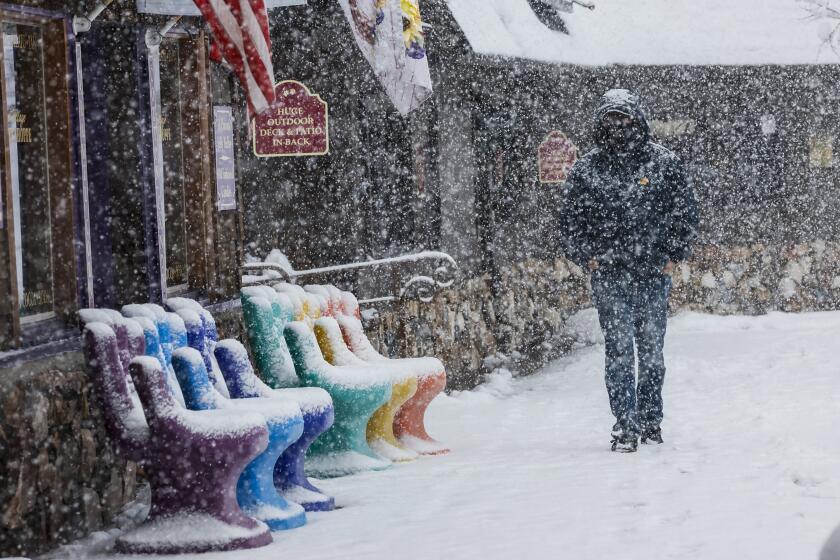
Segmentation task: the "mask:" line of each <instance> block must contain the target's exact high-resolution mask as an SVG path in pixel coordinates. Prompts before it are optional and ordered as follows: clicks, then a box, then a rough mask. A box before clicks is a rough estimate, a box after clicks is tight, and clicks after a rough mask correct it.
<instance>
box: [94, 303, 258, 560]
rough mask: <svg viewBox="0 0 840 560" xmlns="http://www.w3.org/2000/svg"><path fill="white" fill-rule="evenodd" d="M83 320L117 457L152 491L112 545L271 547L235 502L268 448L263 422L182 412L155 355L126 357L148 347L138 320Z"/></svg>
mask: <svg viewBox="0 0 840 560" xmlns="http://www.w3.org/2000/svg"><path fill="white" fill-rule="evenodd" d="M79 315H80V318H81V319H82V322H83V323H85V327H84V334H83V348H84V353H85V357H86V360H87V363H88V369H89V372H90V376H91V381H92V384H93V387H94V390H95V392H96V394H97V397H98V400H99V403H100V408H101V409H102V411H103V416H104V419H105V428H106V430H107V432H108V435H109V437H110V438H111V441H112V442H114V443H115V444H116V447H117V452H118V453H120V454H122V455H124V456H125V457H127V458H128V459H130V460H133V461H135V462H137V463H138V464H140V465H141V466H142V467H143V469H144V470H145V472H146V474H147V476H148V478H149V482H150V484H151V489H152V508H151V511H150V513H149V518H148V519H147V520H146V521H145V522H144V523H142V524H141V525H140V526H139V527H137V528H136V529H134V530H132V531H130V532H128V533H126V534H124V535H122V536H121V537H119V538H118V539H117V541H116V549H117V550H118V551H120V552H127V553H160V554H178V553H190V552H204V551H210V550H232V549H242V548H253V547H256V546H262V545H266V544H268V543H270V542H271V534H270V533H269V531H268V528H267V527H266V526H265V525H264V524H262V523H260V522H258V521H256V520H255V519H252V518H250V517H248V516H246V515H245V514H244V513H243V512H242V510H241V509H240V508H239V506H238V505H237V503H236V501H235V499H233V496H234V486H235V484H236V480H237V477H238V475H239V472H240V471H241V470H242V468H244V466H245V465H246V464H247V463H248V461H250V460H251V458H252V457H254V456H256V455H257V454H258V453H259V452H260V451H261V450H262V448H263V447H264V446H265V445H266V443H267V432H266V429H265V422H264V420H263V419H262V418H261V417H259V416H256V415H242V416H239V417H237V418H234V419H233V420H232V421H231V419H229V418H221V417H219V416H218V415H216V416H212V415H211V416H208V415H206V413H205V415H200V414H199V413H188V412H187V411H185V410H183V409H181V408H180V406H178V404H177V403H176V402H175V400H174V399H173V397H172V393H171V390H170V388H169V386H168V383H167V381H166V373H165V370H164V369H163V367H162V366H161V364H160V362H159V361H158V360H157V358H153V357H146V356H141V357H134V358H132V356H133V355H137V356H140V355H142V353H143V352H144V351H145V340H144V339H145V333H144V331H143V329H142V328H141V327H140V326H139V324H137V323H136V322H135V321H133V320H131V319H126V318H123V317H121V316H119V314H118V313H116V312H110V311H108V310H83V311H82V312H80V313H79ZM115 331H116V332H115ZM129 358H132V359H131V360H128V359H129ZM129 364H130V365H129ZM129 369H131V376H130V375H129ZM135 386H136V388H137V391H135V389H134V388H135ZM138 393H139V394H138ZM144 409H145V413H144ZM205 448H209V449H210V451H209V453H205V452H204V450H205Z"/></svg>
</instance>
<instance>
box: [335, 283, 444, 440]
mask: <svg viewBox="0 0 840 560" xmlns="http://www.w3.org/2000/svg"><path fill="white" fill-rule="evenodd" d="M327 289H328V290H329V292H330V294H331V298H330V299H331V300H332V306H333V309H340V310H341V311H342V314H340V315H337V316H336V320H337V321H338V324H339V326H340V328H341V332H342V334H343V336H344V341H345V343H346V344H347V347H348V348H350V350H352V351H353V353H354V354H355V355H356V356H358V357H359V358H361V359H362V360H364V361H366V362H368V363H374V364H378V363H387V364H389V365H391V366H394V367H395V368H398V369H400V370H402V371H403V372H404V374H409V375H412V376H416V378H417V391H416V392H415V393H414V395H413V396H412V397H411V398H409V399H408V400H407V401H406V402H405V403H404V404H403V405H402V406H401V407H400V409H399V411H398V412H397V414H396V416H395V417H394V424H393V428H394V435H395V436H396V438H397V439H398V440H399V441H400V443H401V444H402V445H403V446H405V447H407V448H408V449H411V450H413V451H415V452H417V453H419V454H421V455H439V454H443V453H448V452H449V449H448V448H446V447H445V446H444V445H443V444H441V443H440V442H438V441H436V440H435V439H433V438H432V437H431V436H430V435H429V434H428V432H427V431H426V425H425V416H426V409H427V408H428V407H429V404H430V403H431V402H432V400H433V399H434V398H435V397H436V396H437V395H438V394H440V392H441V391H443V390H444V389H445V388H446V370H445V369H444V367H443V363H442V362H441V361H440V360H438V359H437V358H397V359H392V358H387V357H385V356H383V355H382V354H380V353H379V352H377V351H376V349H375V348H374V347H373V345H372V344H371V343H370V340H368V337H367V335H365V331H364V328H363V326H362V321H361V313H360V311H359V302H358V300H357V299H356V297H355V296H354V295H353V294H352V293H350V292H341V291H339V290H338V289H337V288H335V287H333V286H327Z"/></svg>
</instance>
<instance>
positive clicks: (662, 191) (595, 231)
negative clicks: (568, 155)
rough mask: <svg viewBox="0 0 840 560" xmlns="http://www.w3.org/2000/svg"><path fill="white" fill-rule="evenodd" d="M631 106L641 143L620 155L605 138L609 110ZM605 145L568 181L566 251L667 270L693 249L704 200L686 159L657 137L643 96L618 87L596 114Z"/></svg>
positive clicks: (604, 262) (583, 260) (607, 263)
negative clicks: (657, 141)
mask: <svg viewBox="0 0 840 560" xmlns="http://www.w3.org/2000/svg"><path fill="white" fill-rule="evenodd" d="M613 111H617V112H621V113H625V114H627V115H629V116H631V117H633V119H634V120H635V122H636V123H637V131H638V134H640V135H641V138H640V140H641V141H640V142H639V143H638V145H637V148H636V149H635V150H633V151H632V152H630V153H626V154H617V153H614V152H613V151H611V149H610V148H609V147H608V145H607V143H606V142H605V137H606V132H605V131H604V127H603V126H602V121H603V117H604V116H605V115H606V114H607V113H609V112H613ZM594 127H595V129H594V137H595V141H596V144H597V147H596V148H595V149H594V150H592V151H591V152H589V153H588V154H586V155H585V156H584V157H582V158H581V159H580V160H579V161H578V162H577V163H576V164H575V166H574V168H573V169H572V171H571V172H570V174H569V178H568V180H567V181H566V187H565V200H564V206H563V217H562V219H561V227H560V230H561V231H560V234H561V237H562V242H563V244H564V245H565V249H566V256H567V257H569V258H570V259H571V260H572V261H573V262H575V263H576V264H578V265H579V266H581V267H584V268H585V267H586V266H587V263H588V262H589V261H590V260H593V259H594V260H596V261H598V263H599V268H600V269H602V270H610V269H619V270H625V271H629V272H633V273H636V274H651V273H656V272H658V271H660V270H661V269H662V268H663V267H664V266H665V264H666V263H667V262H668V261H669V260H671V261H682V260H684V259H686V258H688V256H689V255H690V252H691V244H692V242H693V240H694V238H695V237H696V232H697V225H698V216H697V204H696V201H695V198H694V193H693V191H692V188H691V184H690V182H689V180H688V178H687V176H686V173H685V170H684V169H683V166H682V164H681V163H680V161H679V159H677V157H676V156H675V155H674V154H673V153H672V152H670V151H668V150H667V149H665V148H663V147H662V146H660V145H658V144H655V143H653V142H651V141H650V129H649V126H648V122H647V118H646V117H645V114H644V112H643V111H642V108H641V106H640V104H639V100H638V98H637V97H636V96H635V95H634V94H632V93H630V92H629V91H627V90H612V91H609V92H607V94H606V95H605V96H604V97H603V98H602V99H601V105H600V106H599V107H598V109H597V110H596V111H595V115H594Z"/></svg>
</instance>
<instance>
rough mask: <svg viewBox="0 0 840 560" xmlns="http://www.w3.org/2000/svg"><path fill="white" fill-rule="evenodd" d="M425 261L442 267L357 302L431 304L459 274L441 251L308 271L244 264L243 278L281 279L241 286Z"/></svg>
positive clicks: (253, 283) (396, 283) (453, 263)
mask: <svg viewBox="0 0 840 560" xmlns="http://www.w3.org/2000/svg"><path fill="white" fill-rule="evenodd" d="M424 261H433V262H435V263H438V264H439V263H443V264H439V266H437V267H436V268H435V269H434V271H433V272H432V274H431V275H416V276H413V277H412V278H410V279H409V280H408V281H407V282H405V283H402V281H401V280H398V281H396V282H393V283H392V290H393V293H391V294H389V295H386V296H380V297H372V298H366V299H361V300H359V303H360V304H372V303H379V302H394V301H399V300H402V299H419V300H420V301H423V302H426V303H428V302H429V301H431V300H432V298H433V297H434V295H435V293H436V292H437V291H438V290H440V289H445V288H449V287H450V286H452V284H453V283H454V282H455V276H456V274H457V271H458V263H456V262H455V259H453V258H452V257H451V256H450V255H449V254H447V253H444V252H441V251H421V252H419V253H412V254H408V255H399V256H397V257H388V258H384V259H374V260H369V261H360V262H355V263H346V264H339V265H333V266H323V267H318V268H310V269H307V270H294V269H290V268H288V267H285V266H283V265H280V264H277V263H266V262H260V263H246V264H244V265H243V266H242V273H243V276H244V275H250V274H254V273H261V272H265V271H273V272H276V273H278V274H279V275H280V278H272V277H270V276H258V277H256V279H254V278H253V277H252V278H249V279H248V281H245V278H243V282H242V285H243V286H253V285H259V284H267V283H272V282H277V281H286V282H292V283H296V282H297V280H298V279H300V278H305V277H307V276H316V275H323V274H330V273H338V272H348V271H353V270H363V269H369V268H377V267H383V266H390V267H397V266H399V265H401V264H411V263H422V262H424Z"/></svg>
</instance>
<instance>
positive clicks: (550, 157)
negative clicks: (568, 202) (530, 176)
mask: <svg viewBox="0 0 840 560" xmlns="http://www.w3.org/2000/svg"><path fill="white" fill-rule="evenodd" d="M577 158H578V149H577V146H575V145H574V144H573V143H572V141H571V140H569V139H568V138H567V137H566V135H565V134H563V133H562V132H560V131H559V130H552V131H551V132H549V133H548V136H546V138H545V140H543V142H542V144H540V147H539V149H538V150H537V165H538V166H539V170H540V183H564V182H565V181H566V177H568V176H569V171H571V169H572V166H573V165H574V164H575V162H576V161H577Z"/></svg>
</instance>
